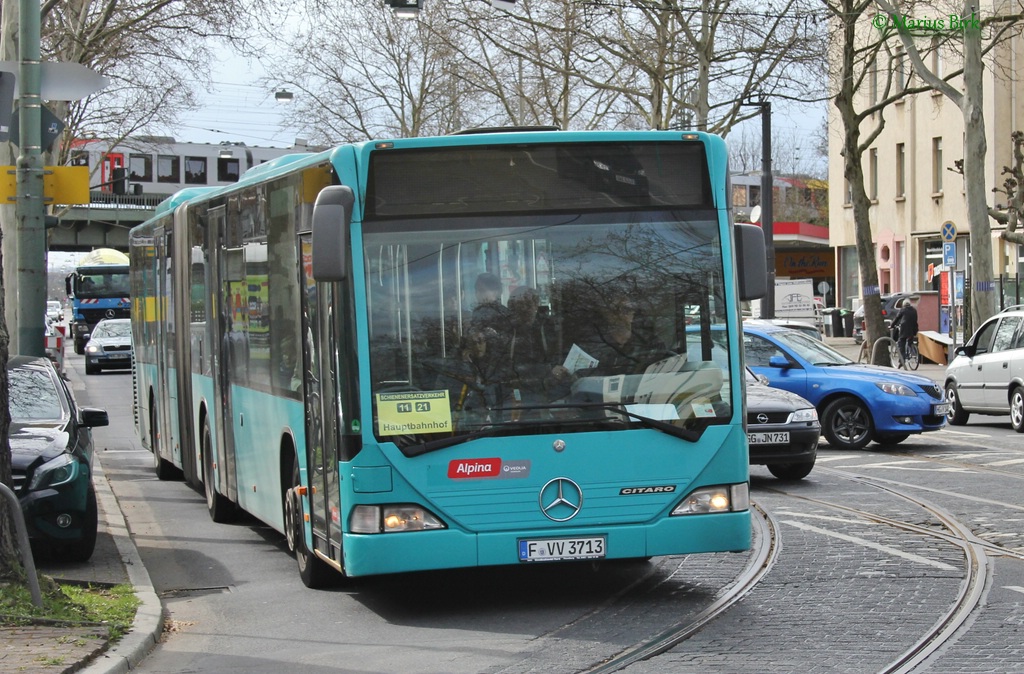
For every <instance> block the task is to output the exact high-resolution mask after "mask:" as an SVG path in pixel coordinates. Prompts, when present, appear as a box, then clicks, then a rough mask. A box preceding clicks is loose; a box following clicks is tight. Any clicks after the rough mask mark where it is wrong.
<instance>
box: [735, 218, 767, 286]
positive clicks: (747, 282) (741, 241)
mask: <svg viewBox="0 0 1024 674" xmlns="http://www.w3.org/2000/svg"><path fill="white" fill-rule="evenodd" d="M733 226H734V227H735V228H736V229H735V231H736V237H735V239H736V278H737V280H738V281H739V291H740V300H741V301H744V300H759V299H761V298H763V297H765V296H766V295H767V294H768V258H767V255H768V250H767V248H766V247H765V244H764V232H762V231H761V228H760V227H758V226H757V225H745V224H736V225H733Z"/></svg>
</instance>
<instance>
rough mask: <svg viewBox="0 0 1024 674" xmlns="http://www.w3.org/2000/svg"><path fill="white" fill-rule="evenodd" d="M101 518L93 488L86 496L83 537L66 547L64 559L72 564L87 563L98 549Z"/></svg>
mask: <svg viewBox="0 0 1024 674" xmlns="http://www.w3.org/2000/svg"><path fill="white" fill-rule="evenodd" d="M98 524H99V516H98V511H97V508H96V492H95V490H93V489H92V488H91V487H90V489H89V491H88V492H87V493H86V496H85V513H84V514H83V515H82V537H81V538H79V539H78V540H77V541H75V542H74V543H68V544H67V545H65V546H64V558H65V559H67V560H68V561H71V562H87V561H89V558H90V557H92V552H93V550H95V549H96V529H97V526H98Z"/></svg>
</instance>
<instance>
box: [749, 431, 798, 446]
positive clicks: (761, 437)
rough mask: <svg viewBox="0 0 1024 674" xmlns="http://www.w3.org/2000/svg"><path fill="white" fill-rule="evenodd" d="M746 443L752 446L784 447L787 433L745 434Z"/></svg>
mask: <svg viewBox="0 0 1024 674" xmlns="http://www.w3.org/2000/svg"><path fill="white" fill-rule="evenodd" d="M747 442H749V443H750V444H752V445H786V444H789V433H747Z"/></svg>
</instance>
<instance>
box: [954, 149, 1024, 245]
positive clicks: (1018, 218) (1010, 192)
mask: <svg viewBox="0 0 1024 674" xmlns="http://www.w3.org/2000/svg"><path fill="white" fill-rule="evenodd" d="M1010 139H1011V141H1012V142H1013V151H1012V157H1013V161H1012V163H1011V164H1010V165H1009V166H1004V167H1003V172H1002V175H1003V176H1004V178H1003V184H1002V186H1001V187H996V188H993V190H992V191H993V192H995V193H997V194H1002V195H1004V196H1005V197H1006V205H1005V206H1004V205H1002V204H996V206H995V208H990V209H989V210H988V214H989V217H991V218H992V219H993V220H995V221H996V222H998V223H999V224H1001V225H1006V229H1005V230H1003V233H1002V234H1001V235H1000V236H1001V237H1002V238H1003V240H1004V241H1010V242H1011V243H1016V244H1019V245H1024V132H1022V131H1014V132H1013V133H1012V134H1010ZM961 170H962V168H961ZM1018 230H1020V231H1018Z"/></svg>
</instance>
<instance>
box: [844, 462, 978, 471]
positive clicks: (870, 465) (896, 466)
mask: <svg viewBox="0 0 1024 674" xmlns="http://www.w3.org/2000/svg"><path fill="white" fill-rule="evenodd" d="M910 463H916V464H927V462H926V461H885V462H881V463H863V464H850V465H846V466H836V468H857V469H861V468H893V469H895V470H905V471H914V472H918V473H973V472H974V471H973V470H971V469H970V468H966V467H964V468H958V467H952V466H946V467H943V468H931V467H928V468H912V467H911V466H908V465H906V464H910Z"/></svg>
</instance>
